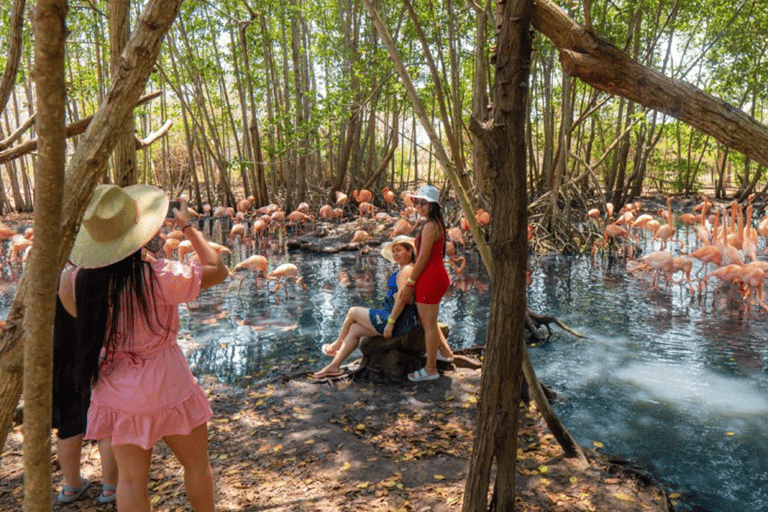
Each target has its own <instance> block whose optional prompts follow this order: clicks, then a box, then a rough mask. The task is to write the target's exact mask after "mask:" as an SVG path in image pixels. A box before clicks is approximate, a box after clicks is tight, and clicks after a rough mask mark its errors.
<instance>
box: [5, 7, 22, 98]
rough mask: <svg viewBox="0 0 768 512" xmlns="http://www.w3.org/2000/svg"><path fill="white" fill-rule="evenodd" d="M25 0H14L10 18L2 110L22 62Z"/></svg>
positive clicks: (9, 95)
mask: <svg viewBox="0 0 768 512" xmlns="http://www.w3.org/2000/svg"><path fill="white" fill-rule="evenodd" d="M25 3H26V2H25V0H14V1H13V8H12V9H11V19H10V20H9V25H10V32H9V34H8V59H7V60H6V61H5V69H3V76H2V78H0V111H3V110H5V106H6V105H7V104H8V98H10V97H11V91H12V90H13V86H14V85H15V84H16V73H17V72H18V70H19V63H20V62H21V48H22V43H23V38H22V35H23V33H24V32H23V28H24V5H25Z"/></svg>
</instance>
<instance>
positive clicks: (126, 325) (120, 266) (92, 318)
mask: <svg viewBox="0 0 768 512" xmlns="http://www.w3.org/2000/svg"><path fill="white" fill-rule="evenodd" d="M156 284H157V277H156V276H155V274H154V272H152V267H151V265H150V263H149V262H147V261H144V260H143V259H142V257H141V250H138V251H136V252H135V253H133V254H131V255H130V256H128V257H126V258H125V259H123V260H120V261H118V262H117V263H113V264H111V265H108V266H106V267H101V268H94V269H79V270H78V272H77V277H76V278H75V302H76V304H77V343H76V355H75V370H74V378H75V384H76V386H77V388H78V391H79V392H80V393H85V392H87V391H88V390H90V388H91V387H92V386H93V385H95V384H96V382H97V381H98V380H99V370H100V369H101V367H102V365H104V364H105V363H107V362H109V361H111V359H112V358H113V357H114V351H115V350H121V351H124V352H128V353H131V348H132V347H133V332H134V319H135V318H136V316H135V313H139V314H140V315H141V316H142V318H143V319H144V320H145V322H146V324H147V325H148V326H149V328H150V329H151V330H152V332H155V329H156V328H158V327H159V328H162V326H160V324H159V322H158V316H157V310H156V308H155V307H154V303H153V301H152V300H151V298H152V297H154V293H155V286H156ZM134 308H138V311H135V310H134ZM121 326H122V327H123V329H121ZM165 329H166V334H167V332H168V328H167V327H166V328H165ZM155 333H156V334H160V333H159V332H155ZM102 347H103V348H105V349H106V353H107V356H106V358H105V359H104V360H103V361H101V360H100V357H99V356H100V353H101V349H102ZM131 355H132V357H136V355H135V354H132V353H131Z"/></svg>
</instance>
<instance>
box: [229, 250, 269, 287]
mask: <svg viewBox="0 0 768 512" xmlns="http://www.w3.org/2000/svg"><path fill="white" fill-rule="evenodd" d="M268 263H269V262H268V261H267V258H266V257H264V256H262V255H261V254H254V255H253V256H249V257H247V258H246V259H244V260H243V261H241V262H240V263H238V264H237V265H235V268H234V269H233V272H237V271H239V270H250V271H252V272H253V282H254V285H255V287H256V288H258V287H259V280H258V279H257V277H258V273H259V272H261V276H262V277H264V278H266V277H267V265H268ZM242 286H243V280H240V284H239V285H238V287H237V294H238V295H239V294H240V288H241V287H242Z"/></svg>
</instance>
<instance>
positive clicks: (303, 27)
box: [0, 0, 768, 220]
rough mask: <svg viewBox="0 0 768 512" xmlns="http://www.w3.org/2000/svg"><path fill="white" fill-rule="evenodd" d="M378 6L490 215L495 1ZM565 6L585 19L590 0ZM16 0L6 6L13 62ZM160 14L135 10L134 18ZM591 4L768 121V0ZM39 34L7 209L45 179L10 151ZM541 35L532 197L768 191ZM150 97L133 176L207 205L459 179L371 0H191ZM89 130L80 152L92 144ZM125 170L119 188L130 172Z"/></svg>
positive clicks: (86, 47)
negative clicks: (449, 176)
mask: <svg viewBox="0 0 768 512" xmlns="http://www.w3.org/2000/svg"><path fill="white" fill-rule="evenodd" d="M587 5H589V4H587ZM377 7H378V9H379V11H380V12H381V13H382V17H384V18H385V19H386V20H387V25H388V26H389V28H390V31H391V35H392V37H393V39H394V40H395V41H396V42H397V46H398V51H399V53H400V56H401V58H402V59H403V62H404V65H405V66H406V68H407V70H408V72H409V73H410V75H411V77H412V80H413V83H414V85H415V87H416V89H417V91H418V94H419V96H420V98H421V101H422V102H423V105H424V107H425V110H426V112H427V113H428V115H429V116H430V119H431V122H432V124H433V125H434V127H435V129H436V132H437V135H438V137H440V139H441V140H442V142H443V144H444V145H445V146H446V147H447V148H450V152H451V160H452V163H453V164H454V165H455V166H456V170H457V172H458V175H459V176H461V177H462V182H463V184H464V185H465V186H467V188H468V190H469V191H470V192H471V194H470V195H471V196H472V197H473V199H474V200H475V201H476V202H477V206H480V207H484V208H485V209H486V210H487V209H489V207H490V204H489V198H490V190H489V187H490V186H491V183H490V180H488V179H487V177H486V175H485V173H484V170H485V169H486V164H485V163H484V162H482V161H479V160H482V159H483V156H482V154H481V151H479V150H478V147H477V144H476V142H474V141H473V139H474V138H473V137H472V135H471V134H470V132H469V128H468V127H469V124H470V118H471V117H472V116H474V117H475V118H477V119H480V120H486V119H488V116H489V105H488V104H489V92H490V89H491V87H492V86H493V78H494V77H493V74H492V67H491V65H490V63H489V55H490V54H491V53H492V48H490V46H491V45H492V44H493V30H494V26H495V22H494V14H495V13H494V12H493V6H492V5H491V4H490V3H488V2H486V3H485V4H483V5H480V4H475V3H473V2H462V1H459V2H456V1H454V0H447V1H445V2H440V3H433V2H414V3H413V4H412V3H411V1H410V0H407V1H404V2H402V3H401V2H394V3H390V4H389V5H387V2H379V3H378V4H377ZM561 7H563V8H564V9H566V10H567V13H568V15H569V16H570V17H572V18H573V19H575V20H576V21H579V22H580V23H583V22H584V21H585V20H584V10H583V9H582V6H581V5H578V4H576V3H567V4H565V5H562V6H561ZM11 8H12V3H10V2H5V3H4V4H3V5H2V6H0V14H2V16H0V35H2V37H1V38H0V63H2V65H3V68H4V69H7V66H6V61H7V56H8V55H9V52H8V50H9V39H8V37H7V35H8V34H10V33H11V27H10V26H9V23H10V22H11V20H12V19H13V18H12V16H11ZM140 8H141V5H140V4H139V3H137V2H133V3H132V4H130V11H129V12H130V13H131V18H132V19H135V17H136V16H137V15H138V10H139V9H140ZM590 8H591V13H590V23H591V26H592V27H593V30H594V31H595V32H596V33H598V34H600V36H601V37H603V38H605V39H606V40H608V41H610V42H612V43H613V44H614V45H616V46H617V47H618V48H620V49H622V50H623V51H624V52H626V53H627V54H628V55H629V56H630V57H631V58H634V59H635V60H637V61H638V62H639V63H641V64H642V65H644V66H647V67H650V68H653V69H656V70H657V71H659V72H660V73H662V74H664V75H666V76H669V77H672V78H676V79H680V80H685V81H687V82H689V83H691V84H693V85H695V86H696V87H698V88H700V89H702V90H703V91H705V92H706V93H708V94H711V95H713V96H716V97H719V98H721V99H723V100H725V101H726V102H728V103H730V104H731V105H733V106H734V107H736V108H738V109H742V110H744V111H745V112H746V113H747V114H749V116H751V117H753V118H755V119H756V120H757V121H759V122H762V120H763V118H764V116H765V103H764V97H765V87H766V85H765V84H766V83H767V81H766V76H765V75H766V73H767V71H766V66H765V64H764V56H765V51H766V42H765V40H764V38H763V37H762V34H764V33H765V28H766V25H767V24H768V6H766V5H764V4H763V3H761V2H757V1H754V0H743V1H741V2H739V3H738V4H737V5H735V6H731V5H723V4H722V3H718V2H714V1H699V0H696V1H691V0H678V1H661V2H648V1H644V2H643V1H641V2H636V1H621V2H594V3H593V4H592V5H591V6H590ZM108 13H109V6H108V5H107V2H106V1H100V2H91V1H83V2H79V1H73V2H70V12H69V15H68V19H67V26H68V29H69V30H70V33H69V36H68V38H67V46H66V49H67V53H66V73H67V75H66V80H67V103H66V108H67V111H66V112H67V123H75V122H77V121H79V120H82V119H84V118H86V117H87V116H89V115H92V114H93V113H94V112H95V111H96V109H97V108H98V105H99V104H100V103H101V102H102V100H103V98H104V95H105V93H106V90H107V88H108V86H109V83H110V82H109V76H110V70H109V44H108V34H109V27H108V21H109V20H108V18H109V15H108ZM131 23H132V22H131ZM131 26H132V25H131ZM23 38H24V43H23V46H22V49H21V51H22V57H21V63H22V64H21V66H20V69H19V71H18V74H17V78H16V81H15V86H14V87H13V89H12V91H11V97H10V101H9V102H8V104H7V106H6V108H5V109H4V110H3V117H2V132H1V133H2V136H0V139H2V141H1V142H0V162H2V163H4V164H5V165H3V166H2V170H1V171H0V172H2V177H3V179H2V183H1V184H2V187H1V188H0V211H2V212H4V213H5V212H9V211H27V210H30V209H31V205H32V197H33V189H34V183H33V177H32V169H33V166H34V158H35V156H34V153H32V152H30V153H27V154H26V155H25V156H24V157H22V158H15V159H13V160H9V158H10V157H11V156H16V155H17V154H18V153H12V152H11V148H13V147H14V146H18V145H19V144H20V142H23V141H25V140H29V139H33V138H34V137H35V131H34V125H32V126H31V127H30V126H28V125H27V121H28V120H29V119H30V118H31V116H32V114H33V113H34V92H33V83H32V80H31V77H30V73H29V70H30V66H31V49H32V43H31V31H30V30H24V31H23ZM533 45H534V46H533V50H534V53H533V59H532V63H531V70H530V73H531V75H530V94H529V96H528V98H529V104H528V108H527V115H528V123H527V133H526V138H527V142H528V153H529V154H528V179H527V186H528V197H529V202H534V201H535V200H536V199H537V198H539V197H541V195H542V194H544V193H546V192H547V191H549V190H551V189H552V188H553V186H555V187H559V186H562V184H563V183H570V182H571V180H574V179H576V180H578V185H579V187H580V189H581V192H582V193H581V194H579V197H583V199H584V201H585V202H586V203H592V204H593V205H594V203H595V202H596V201H597V202H601V201H602V200H607V201H612V202H613V203H614V205H615V206H616V207H617V208H618V207H619V206H620V205H622V204H624V203H625V202H628V201H631V200H632V199H634V198H635V197H637V196H640V195H641V194H643V193H650V192H663V193H685V194H692V193H697V192H700V191H703V190H706V191H708V192H709V193H710V194H711V195H714V197H716V198H724V197H725V196H726V194H733V193H734V190H732V189H731V188H730V187H734V188H735V193H736V195H738V196H739V197H742V198H744V197H746V195H748V194H749V193H751V192H753V191H754V192H757V193H761V194H764V193H765V189H766V185H768V179H766V177H765V176H764V172H763V170H764V167H763V166H762V165H759V164H756V163H755V162H753V160H752V159H751V158H749V157H746V156H745V155H744V154H742V153H739V152H736V151H732V150H729V149H728V148H727V147H726V146H724V145H723V144H721V143H719V142H718V141H717V140H716V139H715V138H714V137H712V136H710V135H707V134H704V133H701V132H699V131H696V130H694V129H692V128H690V127H689V126H688V125H686V124H685V123H682V122H680V121H677V120H675V119H674V118H672V117H669V116H666V115H663V114H659V113H658V112H657V111H655V110H652V109H650V108H647V107H643V106H640V105H638V104H636V103H634V102H632V101H629V100H627V99H624V98H622V97H619V96H613V95H611V94H608V93H605V92H602V91H600V90H598V89H595V88H593V87H591V86H589V85H587V84H585V83H584V82H582V81H580V80H577V79H574V78H572V77H569V76H568V75H566V74H565V73H564V71H563V69H562V68H561V66H559V65H558V52H557V49H556V47H555V45H554V44H553V43H552V42H551V41H550V40H549V39H548V38H546V37H540V36H539V37H536V38H535V39H534V43H533ZM146 91H163V94H161V95H160V96H158V97H156V98H155V99H152V100H151V101H147V102H146V103H144V104H142V105H141V106H139V107H137V108H136V110H135V114H134V123H135V125H134V130H135V134H136V137H137V141H136V145H137V146H136V147H137V148H138V149H139V151H138V152H137V153H136V161H135V171H133V172H135V173H136V176H135V178H133V177H132V178H130V179H134V180H135V181H138V182H148V183H155V184H158V185H159V186H161V187H163V188H164V189H166V190H168V191H169V192H170V193H172V194H179V193H181V192H182V191H187V192H189V193H190V197H192V198H193V201H195V202H196V203H198V206H201V205H202V204H204V203H208V204H212V205H216V204H224V205H233V204H234V202H235V201H236V200H237V199H239V198H242V196H240V194H244V195H245V196H248V195H254V197H255V198H256V203H255V204H256V206H260V205H264V204H267V203H269V202H279V203H281V204H282V205H283V206H284V207H286V208H289V209H290V208H292V207H295V205H297V204H298V203H299V202H302V201H307V202H312V203H315V204H317V205H319V204H322V203H324V202H332V201H333V199H334V196H333V192H335V191H336V190H342V191H344V192H346V193H349V192H351V191H352V190H353V189H360V188H372V189H376V190H379V189H380V188H381V187H383V186H385V185H386V186H389V187H390V188H393V189H395V190H402V189H405V188H408V187H413V186H415V185H418V184H420V183H424V182H435V183H437V184H438V185H442V184H444V183H445V182H446V180H445V175H444V172H443V170H442V169H441V168H440V166H439V165H438V159H437V158H436V156H435V151H434V146H433V143H432V141H431V140H430V139H429V137H427V136H426V135H425V132H424V129H423V127H422V126H421V125H420V123H419V120H418V116H417V113H416V112H415V110H414V107H413V105H412V103H411V102H410V101H409V99H408V96H407V92H406V90H405V87H404V86H403V83H402V81H401V80H400V79H399V77H398V74H397V73H396V70H395V68H394V64H393V62H392V59H391V58H390V55H389V53H388V52H387V49H386V48H385V47H384V45H383V44H382V42H381V39H380V37H379V35H378V31H377V29H376V27H375V26H374V25H373V23H372V22H371V20H370V18H369V17H368V15H367V14H366V10H365V8H364V6H363V4H362V2H324V1H302V2H299V1H298V0H296V1H292V2H276V1H272V2H271V1H260V2H258V3H257V2H242V1H236V0H224V1H220V2H203V1H188V2H184V3H183V4H182V7H181V11H180V13H179V16H178V19H177V20H176V22H175V23H174V25H173V27H172V29H171V31H170V32H169V34H168V36H167V38H166V41H165V44H164V46H163V49H162V52H161V54H160V58H159V60H158V63H157V65H156V67H155V69H154V71H153V73H152V75H151V77H150V79H149V82H148V84H147V87H146ZM25 126H26V127H27V128H28V129H27V130H26V131H25V133H23V135H22V134H19V135H18V137H17V138H14V139H13V140H11V142H9V139H10V137H11V136H12V134H14V133H16V132H18V131H19V130H20V129H21V128H24V127H25ZM724 128H727V127H724ZM161 135H164V136H161ZM158 137H160V138H159V140H157V142H156V143H155V144H152V143H151V142H152V141H154V140H156V139H157V138H158ZM22 138H23V140H20V139H22ZM69 142H70V150H73V149H74V147H76V145H77V142H78V140H77V137H73V138H71V139H69ZM16 151H17V152H18V148H17V149H16ZM112 169H113V170H112V171H111V178H110V179H111V180H112V181H114V182H121V181H122V180H124V179H125V178H124V177H123V176H122V175H120V176H118V175H117V173H116V172H115V171H114V166H113V167H112ZM585 169H590V170H591V171H592V172H591V173H590V175H587V176H584V171H585ZM123 174H125V173H124V172H123ZM286 184H290V186H286ZM377 195H378V194H377ZM236 196H240V197H236ZM378 196H379V197H378V198H377V199H378V200H379V201H381V199H380V195H378ZM532 213H534V212H532ZM534 220H535V215H534Z"/></svg>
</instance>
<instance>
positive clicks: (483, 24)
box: [472, 0, 493, 205]
mask: <svg viewBox="0 0 768 512" xmlns="http://www.w3.org/2000/svg"><path fill="white" fill-rule="evenodd" d="M487 2H488V0H487V1H486V2H484V3H483V4H482V5H480V6H479V7H480V8H479V9H477V21H476V28H475V46H474V65H475V71H474V77H473V84H472V117H474V118H475V119H477V120H478V121H480V122H481V123H482V122H485V121H486V120H487V119H488V81H487V79H486V76H487V73H488V57H487V56H486V51H487V50H486V47H485V45H486V31H487V30H488V15H487V12H486V5H487ZM472 169H474V171H475V190H476V195H477V196H478V197H479V199H480V204H482V205H485V204H486V201H485V199H486V198H489V197H491V193H492V190H493V186H492V184H491V181H490V180H489V179H488V155H487V153H486V151H485V148H483V146H482V143H481V142H480V140H479V139H477V137H472Z"/></svg>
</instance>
